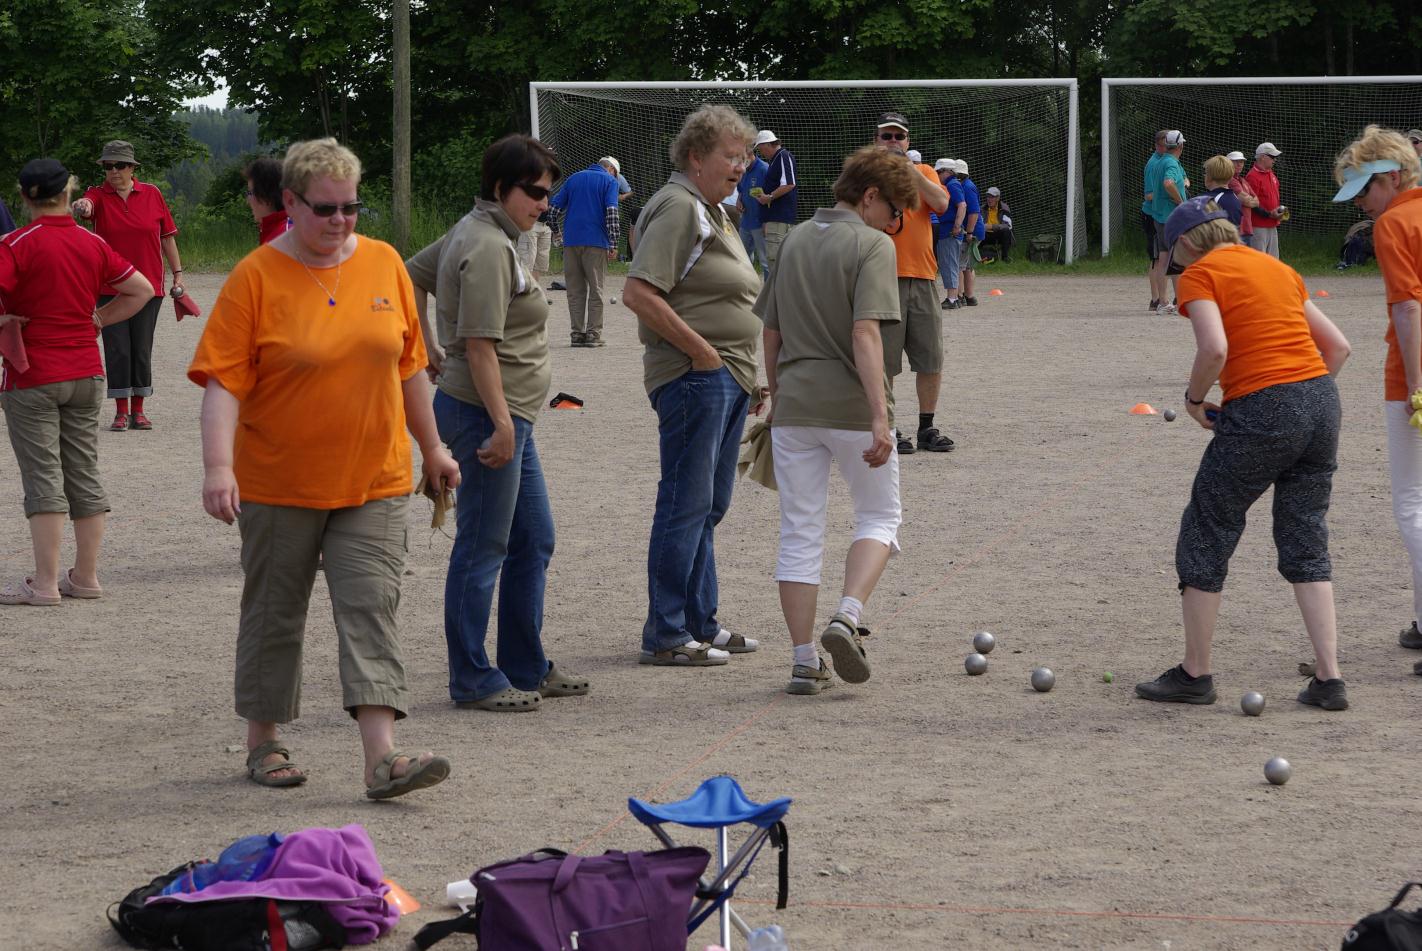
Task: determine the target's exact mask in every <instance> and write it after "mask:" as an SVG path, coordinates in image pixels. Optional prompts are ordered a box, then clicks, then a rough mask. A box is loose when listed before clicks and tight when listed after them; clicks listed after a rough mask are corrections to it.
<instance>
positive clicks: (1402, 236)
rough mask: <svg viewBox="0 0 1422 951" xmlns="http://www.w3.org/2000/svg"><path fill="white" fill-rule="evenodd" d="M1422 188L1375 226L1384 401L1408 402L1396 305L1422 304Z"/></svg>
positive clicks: (1410, 192)
mask: <svg viewBox="0 0 1422 951" xmlns="http://www.w3.org/2000/svg"><path fill="white" fill-rule="evenodd" d="M1418 199H1422V188H1409V189H1408V190H1407V191H1405V192H1403V193H1402V194H1400V195H1398V196H1397V197H1396V198H1394V199H1393V200H1392V201H1391V202H1389V203H1388V206H1387V211H1384V212H1383V213H1382V214H1381V215H1379V216H1378V220H1377V222H1376V223H1375V224H1374V225H1373V253H1374V254H1376V255H1377V258H1378V267H1379V268H1381V269H1382V276H1383V287H1384V288H1386V290H1387V303H1388V307H1387V362H1386V363H1384V364H1383V399H1385V400H1406V399H1407V397H1408V395H1409V394H1408V392H1407V370H1406V368H1405V367H1403V365H1402V348H1401V347H1400V346H1398V343H1397V326H1396V325H1395V324H1394V323H1393V322H1392V305H1393V304H1400V303H1402V302H1403V301H1409V300H1415V301H1419V302H1422V201H1419V200H1418Z"/></svg>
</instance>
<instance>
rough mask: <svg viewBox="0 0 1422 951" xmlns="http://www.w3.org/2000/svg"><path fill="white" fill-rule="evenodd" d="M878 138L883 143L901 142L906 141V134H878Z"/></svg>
mask: <svg viewBox="0 0 1422 951" xmlns="http://www.w3.org/2000/svg"><path fill="white" fill-rule="evenodd" d="M879 138H881V139H883V140H884V141H885V142H903V141H905V140H907V139H908V133H907V132H880V133H879Z"/></svg>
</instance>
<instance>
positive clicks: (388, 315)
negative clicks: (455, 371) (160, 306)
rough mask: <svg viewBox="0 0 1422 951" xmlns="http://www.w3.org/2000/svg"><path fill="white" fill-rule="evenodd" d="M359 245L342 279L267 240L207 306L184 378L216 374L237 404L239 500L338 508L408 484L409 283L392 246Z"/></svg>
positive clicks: (415, 348) (414, 326) (417, 351)
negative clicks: (308, 266) (405, 392)
mask: <svg viewBox="0 0 1422 951" xmlns="http://www.w3.org/2000/svg"><path fill="white" fill-rule="evenodd" d="M356 242H357V243H356V250H355V253H354V254H352V255H351V256H350V258H348V259H347V260H346V261H344V262H343V263H342V264H341V268H340V272H341V273H340V285H339V287H337V284H336V268H333V267H331V268H312V269H311V272H312V273H311V274H308V273H307V272H306V269H305V268H304V267H302V265H301V263H300V262H299V261H296V260H294V259H292V258H291V257H288V256H287V255H285V254H283V253H282V252H280V251H278V250H277V249H275V248H273V247H272V246H271V245H262V246H261V247H259V248H257V250H255V251H253V252H252V253H251V254H248V255H247V256H246V257H245V258H243V259H242V260H241V261H239V262H238V264H237V266H236V267H235V268H233V269H232V273H231V274H229V275H228V277H227V281H226V283H224V284H223V285H222V292H221V293H220V294H219V295H218V297H217V303H215V304H214V305H213V306H212V313H211V315H210V316H209V317H208V321H207V327H206V328H204V330H203V334H202V339H201V340H200V341H199V342H198V348H197V353H196V354H195V355H194V356H193V362H192V365H191V366H189V367H188V379H190V380H192V381H193V382H194V383H196V384H197V385H198V386H204V387H205V386H207V383H208V380H216V381H217V382H218V383H220V384H222V386H223V387H224V388H226V389H227V390H228V391H230V392H231V393H232V395H233V396H235V397H237V399H238V400H239V401H241V402H240V409H239V410H238V414H237V437H236V441H235V443H234V446H233V468H234V470H235V474H236V477H237V487H238V491H239V492H240V493H241V497H242V500H243V501H246V502H262V503H265V504H267V505H292V506H297V507H300V508H312V509H336V508H347V507H350V506H355V505H361V504H363V503H365V502H368V501H370V500H371V499H385V498H393V497H395V496H399V495H409V494H410V492H411V488H412V481H411V477H410V469H411V462H410V439H409V437H408V436H407V435H406V433H405V400H404V395H403V393H402V391H401V383H402V382H403V381H404V380H408V379H409V378H410V377H412V376H414V375H415V374H416V373H419V372H421V370H423V369H424V366H425V363H426V362H427V358H426V355H425V344H424V341H423V340H422V339H421V337H420V325H419V317H418V315H417V314H416V312H415V296H414V291H413V290H412V288H411V285H410V278H409V275H408V274H407V273H406V272H405V263H404V262H403V261H402V260H401V259H400V255H399V254H398V253H397V252H396V251H395V249H394V248H392V247H391V246H390V245H388V244H385V243H384V242H382V241H374V240H372V239H370V238H366V237H362V236H357V238H356ZM312 274H314V275H315V277H314V278H313V277H312ZM317 278H319V279H320V281H321V283H323V284H325V285H326V287H327V288H330V290H331V291H332V292H333V294H334V297H335V299H336V304H335V306H334V307H333V306H330V305H329V304H328V296H327V293H326V291H325V290H323V289H322V288H321V287H320V286H318V285H317V282H316V279H317Z"/></svg>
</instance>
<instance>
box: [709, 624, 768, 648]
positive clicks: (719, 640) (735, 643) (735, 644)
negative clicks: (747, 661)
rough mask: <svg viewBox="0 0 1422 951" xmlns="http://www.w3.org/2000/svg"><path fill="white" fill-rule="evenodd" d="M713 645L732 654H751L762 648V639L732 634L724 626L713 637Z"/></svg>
mask: <svg viewBox="0 0 1422 951" xmlns="http://www.w3.org/2000/svg"><path fill="white" fill-rule="evenodd" d="M711 646H712V647H716V648H720V649H721V650H723V651H726V652H727V653H731V654H749V653H751V652H752V651H756V650H759V649H760V641H758V640H756V639H755V638H753V637H742V636H741V635H739V634H732V633H731V632H730V631H728V630H726V629H725V628H724V627H723V628H719V629H718V630H717V631H716V636H715V637H713V638H712V639H711Z"/></svg>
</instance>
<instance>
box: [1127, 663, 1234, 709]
mask: <svg viewBox="0 0 1422 951" xmlns="http://www.w3.org/2000/svg"><path fill="white" fill-rule="evenodd" d="M1136 696H1137V697H1140V698H1142V699H1144V700H1154V701H1156V702H1157V703H1214V702H1215V678H1214V677H1213V676H1211V675H1210V674H1205V675H1204V676H1202V677H1191V676H1190V675H1189V674H1187V673H1185V668H1184V667H1183V666H1182V665H1180V664H1176V665H1175V666H1174V667H1172V668H1170V669H1169V670H1167V671H1166V672H1165V673H1163V674H1161V675H1160V676H1159V677H1157V678H1155V679H1154V680H1151V681H1148V682H1147V683H1143V684H1136Z"/></svg>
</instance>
